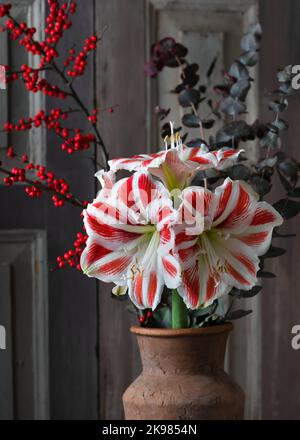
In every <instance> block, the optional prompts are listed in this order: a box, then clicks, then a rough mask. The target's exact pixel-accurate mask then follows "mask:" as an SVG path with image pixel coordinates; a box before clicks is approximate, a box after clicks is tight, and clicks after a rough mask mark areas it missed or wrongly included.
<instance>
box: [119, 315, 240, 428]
mask: <svg viewBox="0 0 300 440" xmlns="http://www.w3.org/2000/svg"><path fill="white" fill-rule="evenodd" d="M231 330H232V325H231V324H225V325H220V326H214V327H207V328H202V329H200V328H199V329H151V328H141V327H132V328H131V331H132V333H134V334H136V336H137V340H138V345H139V349H140V354H141V360H142V365H143V370H142V373H141V374H140V376H139V377H138V378H137V379H136V380H135V381H134V382H133V383H132V384H131V385H130V386H129V387H128V388H127V390H126V391H125V393H124V395H123V404H124V410H125V418H126V420H237V419H242V418H243V413H244V400H245V399H244V393H243V391H242V389H241V388H240V387H239V385H237V384H236V383H235V382H234V381H233V380H232V378H231V377H230V376H229V375H228V374H227V373H225V371H224V356H225V349H226V342H227V337H228V334H229V332H230V331H231Z"/></svg>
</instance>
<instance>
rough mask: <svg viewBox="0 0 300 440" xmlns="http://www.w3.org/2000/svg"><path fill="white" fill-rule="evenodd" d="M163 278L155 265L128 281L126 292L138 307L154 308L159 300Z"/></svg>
mask: <svg viewBox="0 0 300 440" xmlns="http://www.w3.org/2000/svg"><path fill="white" fill-rule="evenodd" d="M163 288H164V280H163V276H162V274H161V272H160V271H159V270H158V268H157V266H156V265H153V266H152V267H151V268H150V269H149V270H147V271H146V270H145V271H143V272H141V273H138V274H136V275H135V277H134V279H131V280H129V281H128V294H129V297H130V299H131V301H132V302H133V303H134V304H135V305H136V307H138V308H139V309H152V310H154V309H155V308H156V307H157V306H158V304H159V303H160V300H161V295H162V291H163Z"/></svg>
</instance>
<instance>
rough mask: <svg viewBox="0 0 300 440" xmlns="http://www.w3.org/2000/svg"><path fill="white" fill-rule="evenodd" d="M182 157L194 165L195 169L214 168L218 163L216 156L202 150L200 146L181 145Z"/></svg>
mask: <svg viewBox="0 0 300 440" xmlns="http://www.w3.org/2000/svg"><path fill="white" fill-rule="evenodd" d="M182 159H183V160H185V161H187V162H188V163H189V164H190V165H191V166H194V167H196V169H197V170H207V169H209V168H216V167H217V165H218V160H217V158H216V156H215V155H214V154H213V153H211V152H209V151H206V150H203V148H201V147H199V148H198V147H195V148H189V147H186V146H183V150H182Z"/></svg>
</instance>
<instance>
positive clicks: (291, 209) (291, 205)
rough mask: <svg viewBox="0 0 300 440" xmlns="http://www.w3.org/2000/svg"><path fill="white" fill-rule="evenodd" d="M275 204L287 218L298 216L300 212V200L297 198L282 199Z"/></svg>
mask: <svg viewBox="0 0 300 440" xmlns="http://www.w3.org/2000/svg"><path fill="white" fill-rule="evenodd" d="M273 206H274V208H275V209H276V210H277V211H278V212H280V214H281V215H282V217H284V218H285V219H290V218H293V217H296V215H297V214H299V212H300V202H296V201H295V200H289V199H281V200H279V201H278V202H276V203H275V204H274V205H273Z"/></svg>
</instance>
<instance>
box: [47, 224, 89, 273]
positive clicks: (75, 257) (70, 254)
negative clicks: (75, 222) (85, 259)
mask: <svg viewBox="0 0 300 440" xmlns="http://www.w3.org/2000/svg"><path fill="white" fill-rule="evenodd" d="M87 239H88V236H87V235H86V234H85V233H83V232H77V235H76V240H75V241H74V243H73V247H72V248H71V249H69V250H67V251H66V252H65V253H64V254H63V255H59V256H58V257H57V258H56V261H57V267H55V268H54V270H56V269H63V268H65V267H68V266H69V267H75V268H76V269H77V270H81V267H80V257H81V254H82V252H83V251H84V248H85V247H86V241H87Z"/></svg>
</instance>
